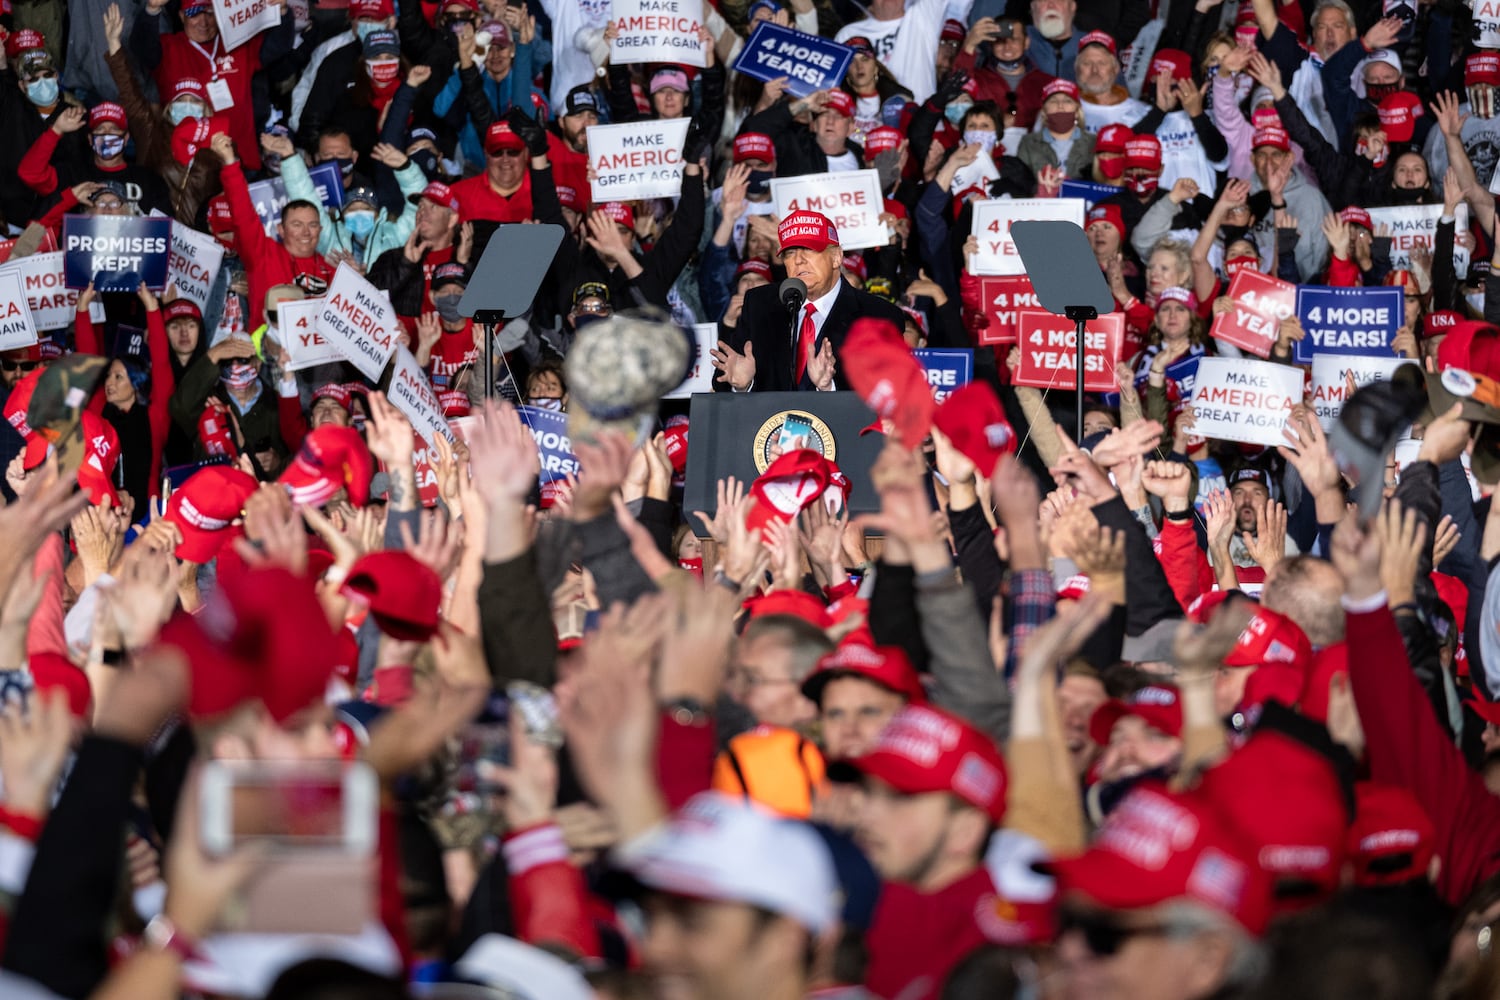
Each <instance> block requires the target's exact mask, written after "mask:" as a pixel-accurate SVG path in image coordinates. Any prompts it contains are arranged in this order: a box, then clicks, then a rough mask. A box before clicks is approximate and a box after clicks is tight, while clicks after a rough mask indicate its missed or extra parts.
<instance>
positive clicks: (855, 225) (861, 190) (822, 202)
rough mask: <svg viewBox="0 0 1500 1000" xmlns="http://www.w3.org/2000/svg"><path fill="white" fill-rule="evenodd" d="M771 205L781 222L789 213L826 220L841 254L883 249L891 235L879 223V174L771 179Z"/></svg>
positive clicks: (858, 172)
mask: <svg viewBox="0 0 1500 1000" xmlns="http://www.w3.org/2000/svg"><path fill="white" fill-rule="evenodd" d="M771 202H772V203H773V204H774V205H775V206H776V214H777V215H778V216H780V217H782V218H785V217H786V216H787V215H788V214H790V213H792V212H817V213H818V214H820V215H825V216H827V217H828V219H829V221H831V222H832V223H833V226H834V228H835V229H837V230H838V231H839V245H840V246H842V247H843V248H844V249H845V250H863V249H866V248H867V247H883V246H885V245H886V244H888V243H890V241H891V231H890V230H889V229H887V228H886V225H885V223H884V222H881V221H880V213H881V212H884V211H885V196H884V195H882V194H881V193H880V174H879V173H877V172H876V171H874V170H842V171H839V172H838V173H832V174H801V175H799V176H797V177H775V178H772V180H771Z"/></svg>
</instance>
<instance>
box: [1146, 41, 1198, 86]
mask: <svg viewBox="0 0 1500 1000" xmlns="http://www.w3.org/2000/svg"><path fill="white" fill-rule="evenodd" d="M1162 70H1166V71H1167V72H1168V73H1171V74H1172V80H1173V82H1174V83H1175V82H1176V81H1178V80H1190V79H1192V77H1193V57H1192V56H1190V55H1188V54H1187V53H1186V52H1184V51H1182V50H1181V49H1157V50H1156V55H1154V56H1152V57H1151V78H1152V79H1155V77H1156V76H1157V74H1159V73H1161V72H1162Z"/></svg>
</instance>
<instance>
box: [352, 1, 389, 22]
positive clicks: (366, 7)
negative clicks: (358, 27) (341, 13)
mask: <svg viewBox="0 0 1500 1000" xmlns="http://www.w3.org/2000/svg"><path fill="white" fill-rule="evenodd" d="M395 13H396V8H395V6H394V5H393V4H392V3H391V0H349V18H350V20H356V21H357V20H359V19H361V18H363V19H364V20H367V21H384V20H385V19H386V18H388V17H391V16H393V15H394V14H395Z"/></svg>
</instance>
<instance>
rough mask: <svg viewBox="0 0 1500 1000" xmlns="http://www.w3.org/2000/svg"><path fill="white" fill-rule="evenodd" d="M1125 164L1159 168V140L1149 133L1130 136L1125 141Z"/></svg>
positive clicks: (1152, 168) (1151, 168)
mask: <svg viewBox="0 0 1500 1000" xmlns="http://www.w3.org/2000/svg"><path fill="white" fill-rule="evenodd" d="M1125 166H1126V167H1138V168H1144V169H1146V170H1160V169H1161V140H1160V139H1158V138H1157V137H1156V136H1154V135H1151V134H1150V133H1146V134H1144V135H1133V136H1131V137H1130V139H1128V140H1127V141H1126V143H1125Z"/></svg>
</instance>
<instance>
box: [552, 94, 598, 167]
mask: <svg viewBox="0 0 1500 1000" xmlns="http://www.w3.org/2000/svg"><path fill="white" fill-rule="evenodd" d="M598 124H599V99H598V98H597V97H595V96H594V92H593V91H592V90H591V89H589V85H588V84H586V83H583V84H579V85H578V86H576V87H574V88H573V89H572V90H570V91H568V97H567V100H566V101H564V102H563V109H562V114H561V115H559V116H558V118H557V128H555V129H548V130H547V158H548V159H549V160H551V161H552V173H553V174H554V176H555V177H556V178H557V184H558V187H570V188H572V189H573V190H574V191H587V190H588V187H589V185H588V172H589V138H588V129H589V126H591V125H598Z"/></svg>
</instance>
